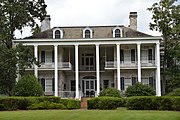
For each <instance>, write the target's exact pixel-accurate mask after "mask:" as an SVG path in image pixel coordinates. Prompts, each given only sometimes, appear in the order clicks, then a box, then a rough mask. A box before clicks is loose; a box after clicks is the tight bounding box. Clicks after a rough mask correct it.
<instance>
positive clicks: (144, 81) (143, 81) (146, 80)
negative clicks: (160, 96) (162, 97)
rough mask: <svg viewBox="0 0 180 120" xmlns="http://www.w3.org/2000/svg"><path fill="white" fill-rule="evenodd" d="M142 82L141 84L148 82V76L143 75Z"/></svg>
mask: <svg viewBox="0 0 180 120" xmlns="http://www.w3.org/2000/svg"><path fill="white" fill-rule="evenodd" d="M142 84H143V85H148V84H149V79H148V77H143V78H142Z"/></svg>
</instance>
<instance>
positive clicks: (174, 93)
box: [167, 88, 180, 96]
mask: <svg viewBox="0 0 180 120" xmlns="http://www.w3.org/2000/svg"><path fill="white" fill-rule="evenodd" d="M167 96H180V88H177V89H174V90H173V91H172V92H170V93H169V94H168V95H167Z"/></svg>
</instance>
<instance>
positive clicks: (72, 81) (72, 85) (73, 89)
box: [71, 80, 76, 91]
mask: <svg viewBox="0 0 180 120" xmlns="http://www.w3.org/2000/svg"><path fill="white" fill-rule="evenodd" d="M75 83H76V82H75V80H71V91H75V90H76V89H75Z"/></svg>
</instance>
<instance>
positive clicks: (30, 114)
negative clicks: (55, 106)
mask: <svg viewBox="0 0 180 120" xmlns="http://www.w3.org/2000/svg"><path fill="white" fill-rule="evenodd" d="M0 120H180V112H177V111H140V110H139V111H137V110H136V111H135V110H126V109H124V108H123V109H118V110H34V111H33V110H32V111H3V112H0Z"/></svg>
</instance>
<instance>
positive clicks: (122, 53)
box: [120, 49, 124, 61]
mask: <svg viewBox="0 0 180 120" xmlns="http://www.w3.org/2000/svg"><path fill="white" fill-rule="evenodd" d="M120 61H124V50H122V49H121V50H120Z"/></svg>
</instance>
